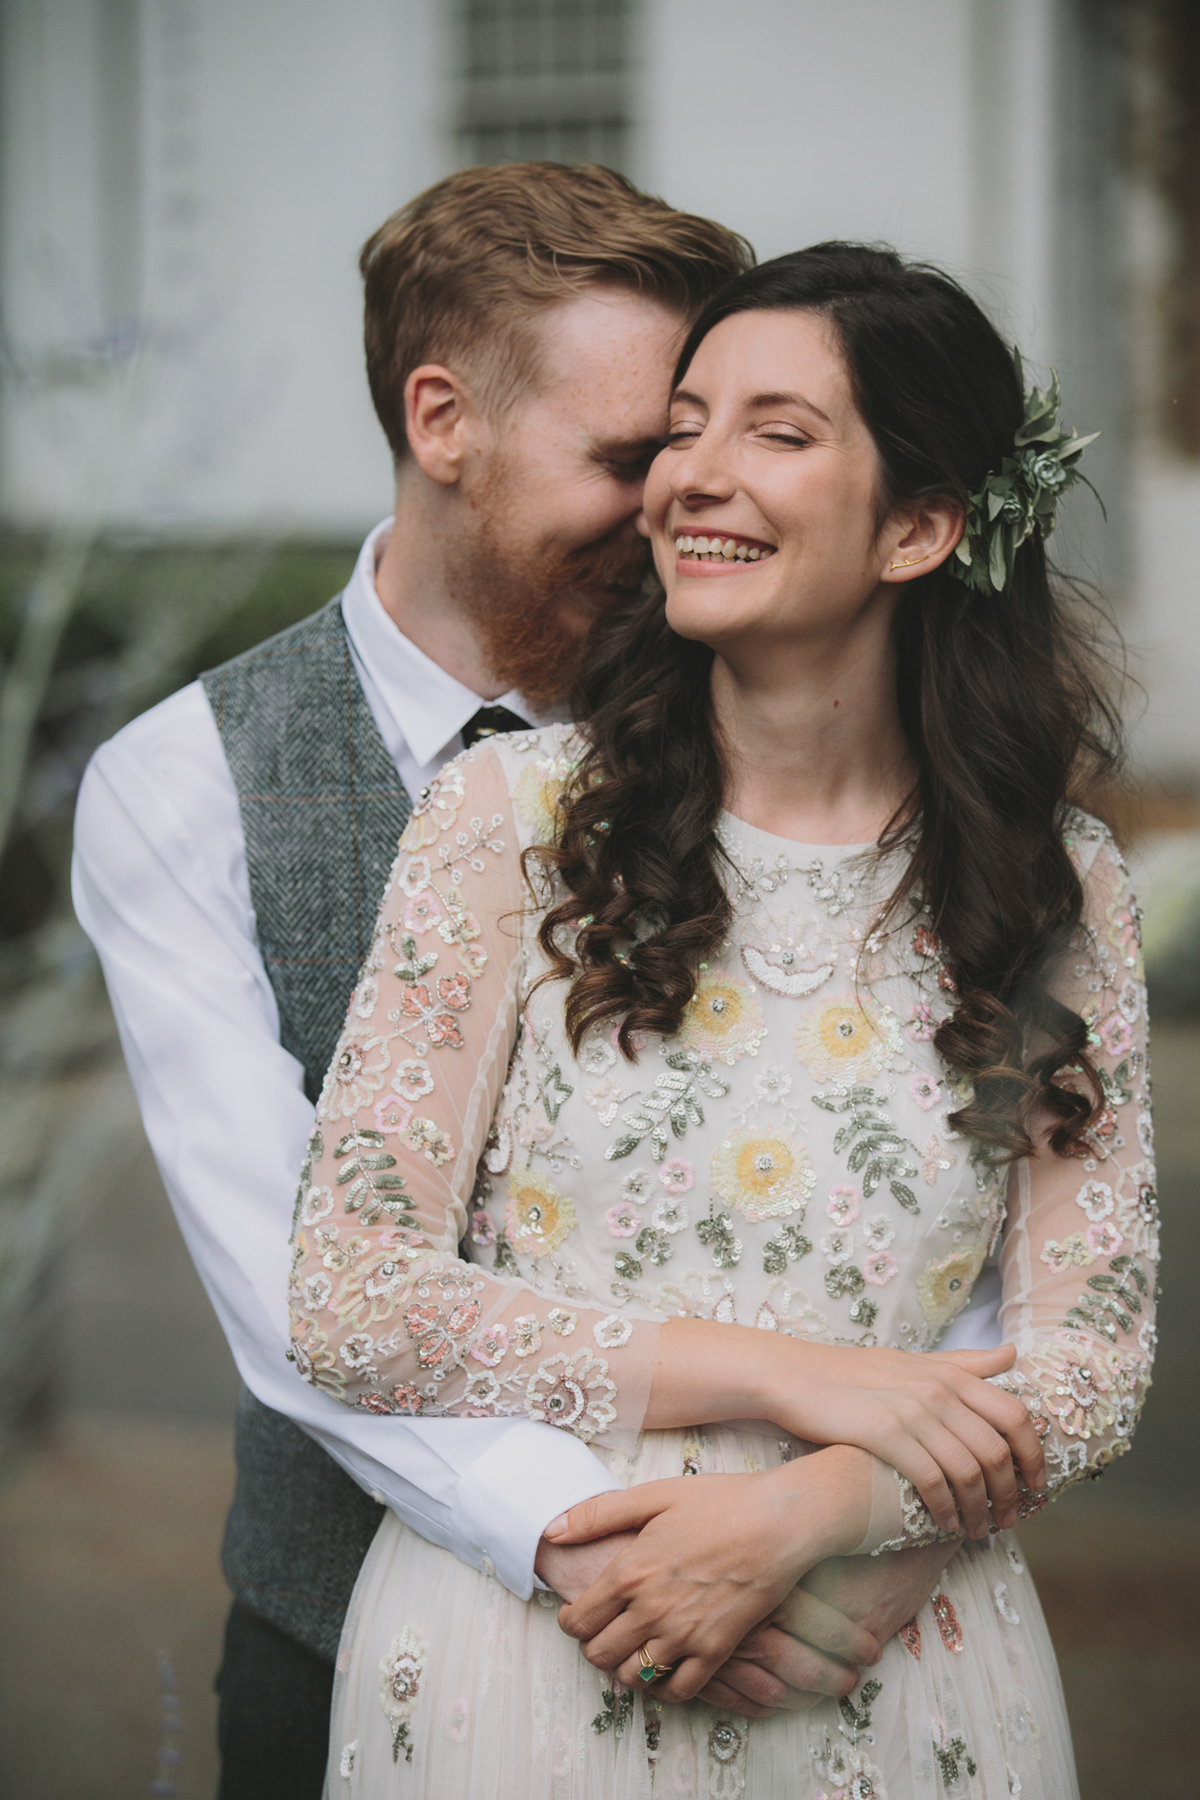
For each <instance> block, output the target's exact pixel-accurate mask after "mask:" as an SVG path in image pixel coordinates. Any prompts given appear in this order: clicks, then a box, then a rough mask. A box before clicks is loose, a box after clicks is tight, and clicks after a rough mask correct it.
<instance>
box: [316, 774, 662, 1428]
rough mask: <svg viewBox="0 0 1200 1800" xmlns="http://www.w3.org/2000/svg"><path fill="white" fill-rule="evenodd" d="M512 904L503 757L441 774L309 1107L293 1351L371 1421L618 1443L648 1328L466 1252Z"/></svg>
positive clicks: (630, 1413)
mask: <svg viewBox="0 0 1200 1800" xmlns="http://www.w3.org/2000/svg"><path fill="white" fill-rule="evenodd" d="M527 899H528V894H527V890H526V889H525V887H524V883H523V878H522V874H521V865H520V847H519V842H518V837H517V830H516V824H515V820H514V818H513V808H512V803H511V798H510V794H509V791H508V787H507V784H506V781H505V777H504V771H503V766H502V763H501V760H500V758H499V756H498V755H497V753H496V751H495V750H494V749H492V748H488V747H487V746H480V747H479V748H478V749H476V750H473V751H468V752H467V753H466V754H465V755H464V756H462V757H460V758H459V759H458V760H457V761H456V762H454V763H452V764H450V765H449V766H448V767H447V768H446V769H445V770H444V771H443V772H442V774H441V776H440V777H439V778H438V780H437V781H436V782H435V783H434V784H433V786H432V788H431V789H430V790H429V791H428V793H427V795H426V796H424V797H423V798H422V801H421V803H420V804H419V805H418V806H417V808H416V809H415V811H414V813H413V817H412V819H411V821H410V823H409V825H408V828H407V829H406V831H405V833H404V836H403V837H402V839H401V840H400V852H399V855H398V857H397V859H396V863H395V866H394V868H393V870H392V874H391V878H390V880H389V883H388V887H387V891H386V893H385V895H384V899H383V904H382V908H381V911H380V915H379V920H378V923H377V926H376V931H375V938H374V943H373V945H372V949H371V953H370V955H369V956H368V958H367V962H366V965H365V967H364V969H363V971H362V975H361V977H360V980H359V983H358V986H357V988H356V989H355V992H354V995H353V997H352V999H351V1002H350V1008H349V1012H348V1014H347V1018H346V1024H345V1027H344V1028H343V1031H342V1036H341V1039H340V1041H339V1043H338V1047H337V1050H336V1052H335V1054H334V1059H333V1062H332V1064H331V1065H330V1069H329V1073H328V1075H327V1077H326V1080H325V1086H324V1089H323V1091H322V1094H321V1098H320V1101H319V1103H318V1107H317V1126H316V1130H315V1132H314V1134H313V1138H312V1141H311V1144H310V1146H309V1155H308V1159H307V1161H306V1164H305V1168H304V1171H303V1174H302V1177H301V1185H300V1191H299V1194H298V1197H297V1205H296V1219H295V1225H294V1228H293V1242H294V1251H295V1254H294V1258H293V1267H292V1281H291V1289H290V1301H291V1320H292V1348H291V1351H290V1355H291V1357H292V1359H293V1361H294V1362H295V1364H296V1366H297V1368H298V1369H299V1371H300V1373H301V1375H302V1376H303V1377H304V1379H305V1380H307V1381H309V1382H312V1383H313V1384H314V1385H315V1386H317V1387H319V1388H322V1389H324V1390H325V1391H326V1392H327V1393H330V1394H332V1395H333V1396H334V1397H335V1398H337V1399H339V1400H343V1401H345V1402H346V1403H347V1404H348V1405H353V1406H358V1407H363V1408H365V1409H366V1410H367V1411H369V1412H376V1413H405V1414H409V1415H413V1414H420V1415H421V1416H422V1417H436V1416H438V1415H442V1414H449V1413H453V1414H459V1415H466V1416H468V1417H487V1418H493V1417H498V1416H508V1415H517V1414H519V1415H524V1416H527V1417H529V1418H531V1419H534V1420H537V1421H541V1422H544V1423H547V1424H552V1425H559V1426H564V1427H566V1428H568V1429H570V1430H572V1431H574V1432H575V1433H576V1435H577V1436H579V1437H582V1438H583V1439H584V1440H585V1441H587V1440H590V1439H592V1438H594V1437H598V1436H602V1435H603V1434H605V1433H610V1432H612V1431H614V1430H620V1431H621V1432H622V1433H624V1432H625V1431H636V1430H637V1429H638V1427H639V1426H640V1424H641V1420H642V1417H643V1414H644V1412H645V1406H646V1400H647V1397H648V1395H649V1389H650V1380H651V1375H652V1372H653V1365H654V1345H655V1339H656V1337H657V1333H658V1329H659V1327H658V1326H657V1325H656V1324H655V1323H653V1322H646V1321H633V1320H630V1319H628V1318H625V1317H615V1316H612V1315H605V1314H603V1313H601V1312H599V1311H594V1310H593V1311H589V1310H588V1309H586V1308H581V1307H572V1308H570V1309H568V1308H566V1307H565V1306H551V1307H549V1308H548V1309H547V1307H546V1304H545V1298H544V1296H543V1295H541V1294H539V1293H538V1292H536V1291H535V1290H534V1289H532V1288H531V1287H529V1286H528V1285H527V1284H526V1283H524V1282H521V1281H519V1280H516V1279H508V1278H506V1277H497V1276H495V1275H493V1274H490V1273H486V1272H485V1271H484V1270H482V1269H481V1268H479V1267H478V1266H477V1265H476V1264H474V1263H471V1262H467V1261H464V1260H463V1259H462V1258H460V1256H459V1254H458V1245H459V1242H460V1239H461V1238H462V1236H463V1234H464V1232H465V1230H466V1225H467V1202H468V1201H469V1199H470V1195H471V1191H472V1188H473V1185H474V1181H475V1171H476V1165H477V1163H478V1161H479V1158H480V1155H481V1154H482V1152H483V1149H484V1146H485V1142H486V1139H487V1134H488V1129H489V1126H490V1124H491V1121H492V1115H493V1113H494V1111H495V1109H496V1103H497V1100H498V1099H499V1096H500V1093H501V1090H502V1088H503V1085H504V1081H505V1076H506V1072H507V1068H508V1064H509V1059H510V1056H511V1054H512V1050H513V1047H514V1044H515V1041H516V1033H517V1030H518V1029H519V1024H520V1001H521V980H522V975H523V963H524V956H523V950H522V936H523V931H522V923H521V917H522V911H523V908H524V907H525V905H526V903H527Z"/></svg>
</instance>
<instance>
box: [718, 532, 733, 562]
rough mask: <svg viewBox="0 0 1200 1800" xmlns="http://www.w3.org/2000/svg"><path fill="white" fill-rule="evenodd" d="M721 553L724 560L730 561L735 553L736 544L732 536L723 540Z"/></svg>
mask: <svg viewBox="0 0 1200 1800" xmlns="http://www.w3.org/2000/svg"><path fill="white" fill-rule="evenodd" d="M721 555H722V556H723V557H724V558H725V561H726V562H732V561H733V559H734V558H735V556H736V555H737V545H736V544H735V543H734V541H733V539H732V538H726V539H725V542H724V543H723V544H722V545H721Z"/></svg>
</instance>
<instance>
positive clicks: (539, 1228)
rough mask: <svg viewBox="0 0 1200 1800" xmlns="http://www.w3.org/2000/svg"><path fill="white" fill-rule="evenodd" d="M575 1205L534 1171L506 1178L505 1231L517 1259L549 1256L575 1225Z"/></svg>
mask: <svg viewBox="0 0 1200 1800" xmlns="http://www.w3.org/2000/svg"><path fill="white" fill-rule="evenodd" d="M578 1222H579V1221H578V1218H577V1216H576V1213H575V1203H574V1201H572V1200H569V1199H568V1198H567V1196H566V1195H565V1194H560V1193H559V1192H558V1189H557V1188H555V1187H554V1186H552V1184H551V1183H550V1182H549V1181H547V1180H546V1177H545V1176H544V1175H539V1174H537V1173H536V1172H535V1171H534V1170H533V1169H528V1168H520V1169H514V1170H513V1172H512V1174H511V1176H510V1177H509V1183H508V1204H507V1206H506V1207H505V1209H504V1229H505V1232H506V1233H507V1236H508V1241H509V1243H510V1244H511V1245H512V1247H513V1249H514V1250H515V1251H516V1253H517V1255H518V1256H549V1255H551V1254H552V1252H554V1251H555V1250H557V1249H558V1247H559V1245H560V1244H563V1243H565V1242H566V1239H567V1237H568V1236H569V1234H570V1233H571V1232H572V1231H573V1230H574V1229H575V1226H576V1225H577V1224H578Z"/></svg>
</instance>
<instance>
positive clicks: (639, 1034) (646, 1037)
mask: <svg viewBox="0 0 1200 1800" xmlns="http://www.w3.org/2000/svg"><path fill="white" fill-rule="evenodd" d="M620 1033H621V1027H620V1026H619V1025H614V1026H613V1028H612V1030H611V1031H610V1032H609V1034H608V1041H609V1043H610V1044H611V1045H612V1046H613V1049H614V1050H619V1049H620V1047H621V1046H620V1043H619V1042H618V1039H619V1037H620ZM649 1042H650V1033H649V1032H648V1031H634V1032H631V1034H630V1038H629V1047H630V1049H631V1050H632V1051H633V1053H634V1055H635V1056H640V1055H641V1054H642V1051H643V1050H644V1049H645V1048H646V1045H647V1044H648V1043H649Z"/></svg>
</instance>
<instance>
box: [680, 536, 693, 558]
mask: <svg viewBox="0 0 1200 1800" xmlns="http://www.w3.org/2000/svg"><path fill="white" fill-rule="evenodd" d="M680 542H681V543H682V545H683V553H684V555H685V556H687V555H688V554H689V552H691V551H692V550H694V549H695V548H696V545H695V543H694V541H693V540H692V539H691V538H690V537H685V538H681V539H680Z"/></svg>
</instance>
